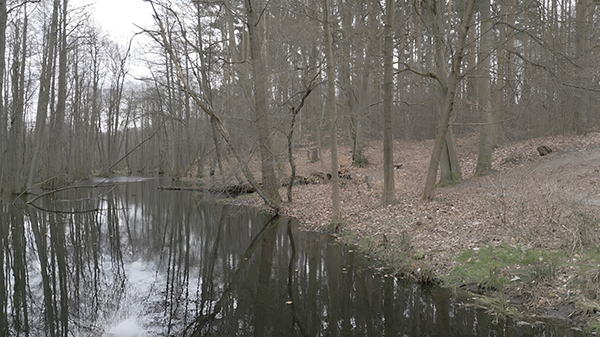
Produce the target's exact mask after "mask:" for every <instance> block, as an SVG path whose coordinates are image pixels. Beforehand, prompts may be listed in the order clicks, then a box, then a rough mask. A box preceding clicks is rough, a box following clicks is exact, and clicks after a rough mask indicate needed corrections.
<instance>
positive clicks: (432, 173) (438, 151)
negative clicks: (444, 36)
mask: <svg viewBox="0 0 600 337" xmlns="http://www.w3.org/2000/svg"><path fill="white" fill-rule="evenodd" d="M475 2H476V0H468V1H467V3H466V4H465V7H464V9H463V17H462V22H461V24H460V27H459V29H458V38H457V43H456V49H455V52H454V55H453V57H452V70H451V72H450V75H449V77H448V85H447V92H446V95H445V97H444V104H443V110H442V116H441V120H440V123H439V127H438V132H437V137H436V139H435V143H434V145H433V153H432V154H431V160H430V162H429V169H428V171H427V179H426V181H425V189H424V191H423V199H430V198H431V197H432V196H433V189H434V187H435V179H436V176H437V171H438V166H439V163H440V158H441V156H442V149H443V146H444V143H445V139H446V135H447V133H448V127H449V125H450V116H451V114H452V110H453V106H454V99H455V97H454V96H455V94H456V90H457V88H458V83H459V81H460V79H461V78H462V74H461V65H462V59H463V57H464V52H465V49H466V42H467V32H468V30H469V27H470V26H471V25H472V22H473V16H474V10H475Z"/></svg>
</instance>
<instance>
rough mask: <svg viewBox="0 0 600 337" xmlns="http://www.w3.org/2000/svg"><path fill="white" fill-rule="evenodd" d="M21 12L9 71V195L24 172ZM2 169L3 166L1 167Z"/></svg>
mask: <svg viewBox="0 0 600 337" xmlns="http://www.w3.org/2000/svg"><path fill="white" fill-rule="evenodd" d="M23 11H24V12H25V14H24V19H23V33H22V35H21V39H20V40H19V35H20V32H19V26H18V25H17V26H16V27H15V44H14V47H13V51H14V53H13V66H12V70H11V77H12V95H13V106H12V116H11V119H10V124H11V127H10V134H9V139H8V149H7V150H8V158H7V159H8V160H6V161H5V163H8V164H7V165H6V167H7V168H8V171H7V172H5V176H4V178H5V181H4V186H5V188H6V190H7V191H8V192H9V193H13V194H14V193H18V192H19V189H20V188H21V187H22V186H23V170H24V165H25V163H24V151H25V149H24V147H25V139H24V138H25V128H24V123H25V120H24V107H25V102H24V99H25V70H26V57H27V10H26V7H25V6H24V8H23ZM2 167H4V165H2Z"/></svg>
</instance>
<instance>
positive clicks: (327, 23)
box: [323, 0, 342, 224]
mask: <svg viewBox="0 0 600 337" xmlns="http://www.w3.org/2000/svg"><path fill="white" fill-rule="evenodd" d="M323 11H324V15H325V20H324V21H323V29H324V31H325V59H326V61H327V95H328V99H329V119H330V120H329V123H330V124H331V129H330V133H329V134H330V137H331V180H330V184H331V203H332V207H331V223H332V224H339V223H340V221H341V220H342V212H341V206H340V179H339V176H338V171H339V164H338V145H337V104H336V98H335V64H334V58H333V36H332V35H331V24H332V21H331V13H330V8H329V0H323Z"/></svg>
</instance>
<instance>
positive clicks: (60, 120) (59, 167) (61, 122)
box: [49, 0, 67, 184]
mask: <svg viewBox="0 0 600 337" xmlns="http://www.w3.org/2000/svg"><path fill="white" fill-rule="evenodd" d="M62 7H63V8H62V13H61V14H62V15H61V19H60V20H61V21H60V23H61V27H60V43H59V46H60V50H59V54H58V95H57V105H56V111H55V117H54V119H53V120H54V125H52V126H51V132H50V143H51V144H55V145H56V146H53V147H51V148H50V151H51V152H52V154H51V155H50V156H49V160H50V161H51V163H50V165H49V166H50V177H52V178H56V179H54V180H55V181H56V182H57V183H59V184H60V183H61V182H65V181H67V177H65V176H64V174H65V173H66V172H65V171H66V163H65V160H66V156H65V148H66V142H65V139H64V138H65V137H63V133H64V129H65V115H66V108H67V0H63V6H62Z"/></svg>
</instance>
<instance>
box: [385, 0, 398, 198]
mask: <svg viewBox="0 0 600 337" xmlns="http://www.w3.org/2000/svg"><path fill="white" fill-rule="evenodd" d="M395 7H396V6H395V4H394V1H393V0H386V1H385V11H386V17H385V27H384V35H385V42H384V48H383V55H384V69H383V72H384V75H383V77H384V78H383V85H384V92H383V123H384V128H383V204H385V205H389V204H391V203H393V202H394V201H395V194H394V191H395V183H394V119H393V111H392V110H393V108H394V96H393V95H394V63H393V62H394V59H393V58H394V13H395V10H396V9H395Z"/></svg>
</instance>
